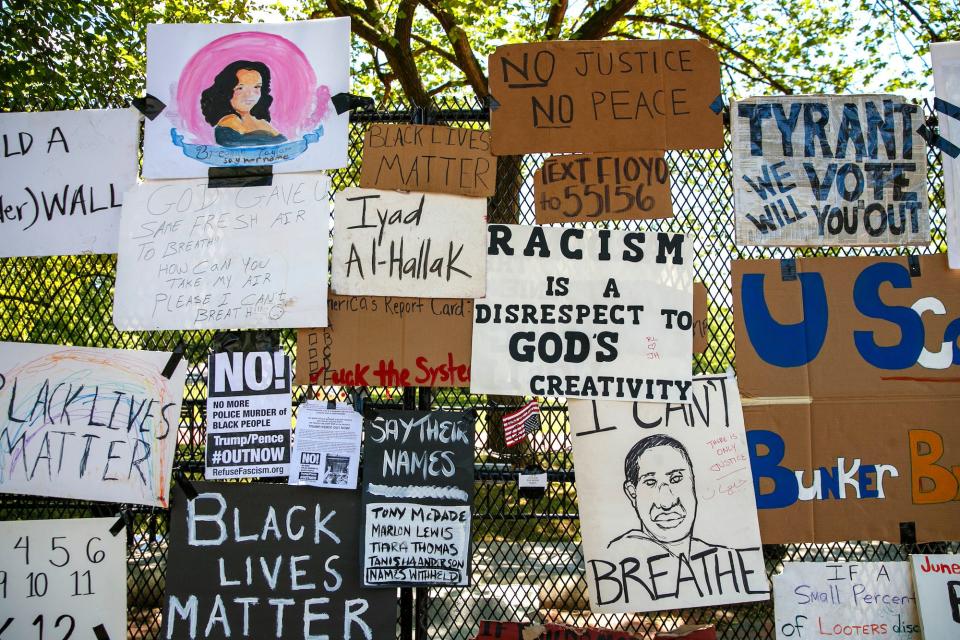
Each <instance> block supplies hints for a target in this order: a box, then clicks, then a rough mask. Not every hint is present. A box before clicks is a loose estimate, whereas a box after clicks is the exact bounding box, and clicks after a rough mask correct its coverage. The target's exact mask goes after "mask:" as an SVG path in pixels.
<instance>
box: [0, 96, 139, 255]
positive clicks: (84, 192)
mask: <svg viewBox="0 0 960 640" xmlns="http://www.w3.org/2000/svg"><path fill="white" fill-rule="evenodd" d="M137 118H138V114H137V112H136V111H134V110H133V109H87V110H81V111H45V112H38V113H2V114H0V145H2V147H3V154H2V155H0V257H3V258H5V257H10V256H56V255H74V254H80V253H116V252H117V229H118V227H119V226H120V206H121V203H122V202H123V194H124V193H125V192H126V191H127V189H129V188H130V187H132V186H133V185H134V184H136V182H137V144H138V142H137V137H138V135H139V134H138V130H139V127H138V124H137Z"/></svg>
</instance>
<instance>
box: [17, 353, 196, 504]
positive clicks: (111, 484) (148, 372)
mask: <svg viewBox="0 0 960 640" xmlns="http://www.w3.org/2000/svg"><path fill="white" fill-rule="evenodd" d="M170 356H171V354H169V353H162V352H158V351H132V350H125V349H94V348H90V347H62V346H57V345H44V344H27V343H21V342H3V343H0V406H2V407H4V410H3V413H2V414H0V442H3V446H2V447H0V493H24V494H28V495H34V496H50V497H56V498H76V499H80V500H103V501H108V502H127V503H134V504H146V505H151V506H156V507H166V506H167V501H168V499H169V492H168V487H169V484H170V471H171V468H172V466H173V456H174V451H175V448H176V441H177V426H178V424H179V420H180V403H181V401H182V399H183V382H184V378H185V377H186V372H187V365H186V362H185V361H180V362H179V364H177V366H176V367H175V368H174V367H169V365H170V364H176V363H175V362H174V363H171V357H170ZM168 367H169V368H168Z"/></svg>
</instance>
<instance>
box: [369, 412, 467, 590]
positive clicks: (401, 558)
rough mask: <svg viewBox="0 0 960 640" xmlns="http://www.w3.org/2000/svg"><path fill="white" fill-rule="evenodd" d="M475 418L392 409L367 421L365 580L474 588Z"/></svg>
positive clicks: (450, 413) (399, 584)
mask: <svg viewBox="0 0 960 640" xmlns="http://www.w3.org/2000/svg"><path fill="white" fill-rule="evenodd" d="M473 441H474V420H473V418H472V417H469V416H467V415H466V414H464V413H459V412H453V411H433V412H425V411H384V412H381V414H380V415H379V416H378V417H376V418H375V419H373V420H368V421H365V423H364V443H365V447H366V452H365V459H364V473H363V509H364V531H363V565H362V566H363V583H364V585H366V586H440V585H447V586H467V585H468V584H469V583H470V558H471V554H470V541H471V536H470V523H471V512H470V507H471V504H472V499H473Z"/></svg>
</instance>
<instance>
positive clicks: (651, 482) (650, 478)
mask: <svg viewBox="0 0 960 640" xmlns="http://www.w3.org/2000/svg"><path fill="white" fill-rule="evenodd" d="M643 484H644V486H646V487H650V488H651V489H652V488H653V487H655V486H657V481H656V479H654V478H653V476H647V477H646V478H644V479H643Z"/></svg>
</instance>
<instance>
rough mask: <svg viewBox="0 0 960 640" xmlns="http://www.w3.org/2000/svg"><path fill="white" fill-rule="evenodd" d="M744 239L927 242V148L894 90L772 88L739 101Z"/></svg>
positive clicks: (739, 206)
mask: <svg viewBox="0 0 960 640" xmlns="http://www.w3.org/2000/svg"><path fill="white" fill-rule="evenodd" d="M730 117H731V119H732V127H731V135H732V138H733V140H732V144H733V169H732V170H733V186H734V189H733V193H734V216H735V218H736V232H737V243H738V244H742V245H771V246H772V245H790V246H825V245H853V246H860V245H925V244H927V243H928V242H929V241H930V217H929V212H928V207H927V152H926V146H925V143H924V141H923V138H922V137H920V135H919V134H918V133H917V132H916V129H917V128H918V127H919V126H920V125H921V124H923V123H922V119H923V118H922V114H921V113H920V112H919V107H918V106H917V105H915V104H911V103H909V102H906V101H905V100H904V99H903V98H901V97H899V96H894V95H858V96H821V95H814V96H773V97H762V98H749V99H747V100H741V101H739V102H734V103H733V105H732V106H731V110H730Z"/></svg>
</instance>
